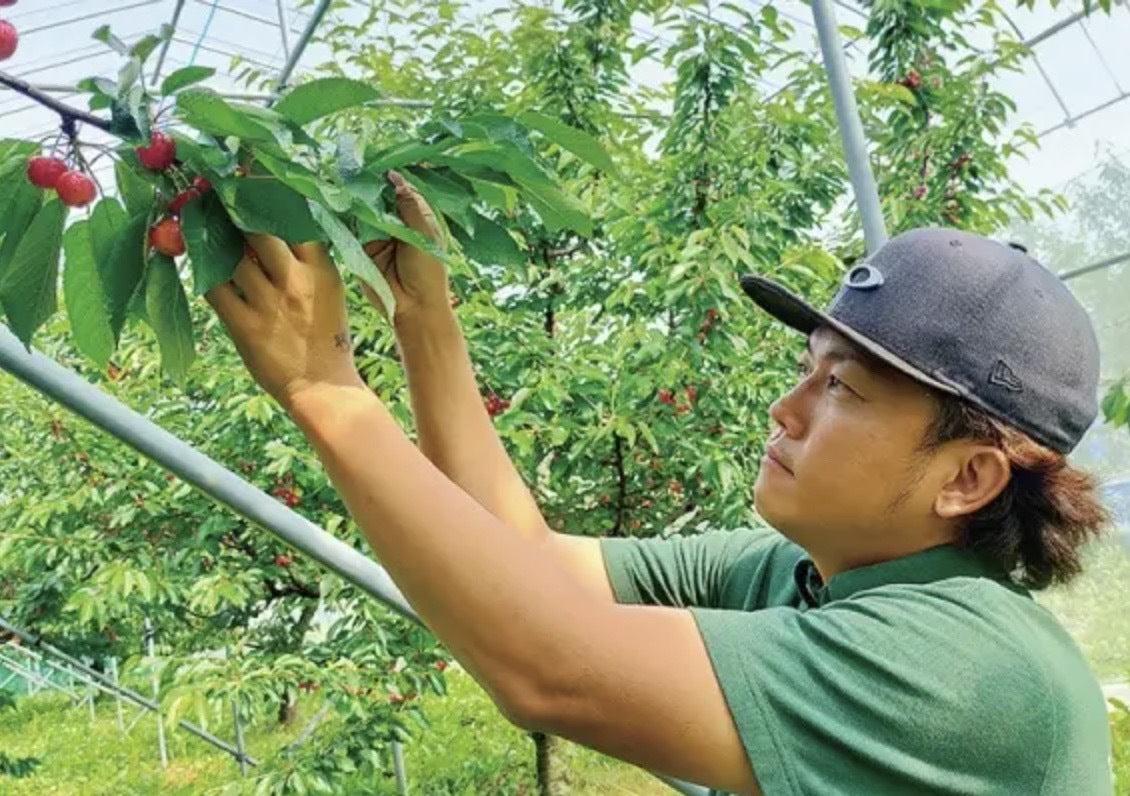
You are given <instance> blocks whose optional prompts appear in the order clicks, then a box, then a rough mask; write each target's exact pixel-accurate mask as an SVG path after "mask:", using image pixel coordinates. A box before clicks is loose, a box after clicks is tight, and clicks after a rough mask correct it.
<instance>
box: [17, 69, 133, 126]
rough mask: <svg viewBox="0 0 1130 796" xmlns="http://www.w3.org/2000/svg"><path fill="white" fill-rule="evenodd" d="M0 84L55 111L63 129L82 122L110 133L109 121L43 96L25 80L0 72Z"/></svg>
mask: <svg viewBox="0 0 1130 796" xmlns="http://www.w3.org/2000/svg"><path fill="white" fill-rule="evenodd" d="M0 84H2V85H5V86H7V87H8V88H10V89H12V91H15V92H16V93H17V94H23V95H24V96H25V97H27V98H28V99H33V100H35V101H36V102H38V103H39V104H40V105H43V106H44V107H46V108H50V109H51V110H53V111H55V113H57V114H59V115H60V116H61V117H62V118H63V127H64V128H65V129H70V130H73V129H74V124H75V122H82V123H83V124H89V125H90V126H91V127H97V128H98V129H99V130H103V131H105V132H107V133H109V132H111V125H110V120H109V119H104V118H102V117H101V116H95V115H94V114H93V113H88V112H87V111H84V110H81V109H79V108H74V107H72V106H70V105H67V104H66V103H65V102H60V101H59V100H57V99H55V98H54V97H51V96H48V95H47V94H44V93H43V92H42V91H40V90H39V89H37V88H35V87H34V86H32V85H31V84H30V83H28V82H27V81H26V80H20V79H19V78H18V77H13V76H12V75H9V74H8V73H7V72H0ZM68 134H69V133H68Z"/></svg>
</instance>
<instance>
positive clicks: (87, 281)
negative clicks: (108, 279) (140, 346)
mask: <svg viewBox="0 0 1130 796" xmlns="http://www.w3.org/2000/svg"><path fill="white" fill-rule="evenodd" d="M63 252H64V260H63V300H64V303H65V304H66V307H67V317H68V318H69V319H70V321H71V330H72V331H73V332H74V336H75V345H77V346H78V349H79V351H81V352H82V353H84V354H86V356H88V357H90V359H91V360H92V361H93V362H94V363H95V364H97V365H98V366H99V367H102V368H104V367H106V363H107V362H108V361H109V359H110V354H111V353H113V351H114V333H113V332H112V331H111V330H110V315H109V313H108V312H107V311H106V295H105V291H103V289H102V282H101V281H100V279H99V277H98V269H97V268H95V266H94V246H93V244H92V241H91V222H90V221H85V220H83V221H78V222H76V223H74V224H71V226H70V227H69V228H68V229H67V231H66V234H65V235H64V236H63Z"/></svg>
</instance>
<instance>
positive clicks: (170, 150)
mask: <svg viewBox="0 0 1130 796" xmlns="http://www.w3.org/2000/svg"><path fill="white" fill-rule="evenodd" d="M137 159H138V160H140V161H141V165H142V166H144V167H145V168H147V169H149V170H150V171H164V170H165V169H167V168H168V167H169V166H171V165H173V161H175V160H176V159H177V144H176V142H175V141H173V139H172V138H170V137H169V135H168V134H167V133H162V132H161V131H160V130H154V131H153V134H152V135H150V136H149V146H139V147H138V148H137Z"/></svg>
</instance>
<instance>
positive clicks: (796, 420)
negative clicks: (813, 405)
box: [769, 380, 805, 439]
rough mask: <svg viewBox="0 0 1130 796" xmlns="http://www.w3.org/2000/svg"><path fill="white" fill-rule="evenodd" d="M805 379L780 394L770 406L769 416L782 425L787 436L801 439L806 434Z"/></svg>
mask: <svg viewBox="0 0 1130 796" xmlns="http://www.w3.org/2000/svg"><path fill="white" fill-rule="evenodd" d="M803 387H804V381H803V380H802V381H801V382H800V383H799V384H797V385H796V386H795V387H793V388H792V389H791V390H789V391H788V392H786V393H785V394H784V395H782V396H780V397H779V398H778V399H777V400H776V401H774V402H773V403H772V405H771V406H770V407H769V417H770V418H772V420H773V422H774V423H776V424H777V425H778V426H780V427H781V430H783V431H784V432H785V436H787V437H791V438H793V439H799V438H800V437H802V436H804V427H805V420H804V412H805V409H804V396H803Z"/></svg>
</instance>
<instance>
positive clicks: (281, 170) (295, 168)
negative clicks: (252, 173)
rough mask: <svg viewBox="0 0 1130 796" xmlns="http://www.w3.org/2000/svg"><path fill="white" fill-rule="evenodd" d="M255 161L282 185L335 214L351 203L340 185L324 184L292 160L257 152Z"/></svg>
mask: <svg viewBox="0 0 1130 796" xmlns="http://www.w3.org/2000/svg"><path fill="white" fill-rule="evenodd" d="M255 159H256V160H257V161H258V162H259V163H260V164H262V166H263V167H264V168H266V169H267V171H269V172H271V174H273V175H275V176H276V177H278V179H279V181H280V182H282V183H283V184H284V185H286V186H289V187H290V188H293V189H294V190H296V191H298V192H299V193H300V194H302V195H303V196H305V197H306V198H307V199H313V200H314V201H316V202H321V203H322V204H324V205H325V206H326V207H328V208H329V209H330V210H333V211H334V212H335V213H343V212H345V211H346V210H348V209H349V206H350V205H351V204H352V203H353V197H352V196H350V194H349V192H348V191H347V190H345V189H344V188H342V187H341V186H340V185H335V184H333V183H331V182H326V181H325V180H323V179H322V178H321V177H319V176H318V175H317V174H316V173H314V172H313V171H310V169H308V168H306V167H305V166H303V165H302V164H300V163H295V162H294V161H292V160H284V159H282V158H275V157H272V156H271V155H268V154H266V153H265V152H257V153H256V155H255Z"/></svg>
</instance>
